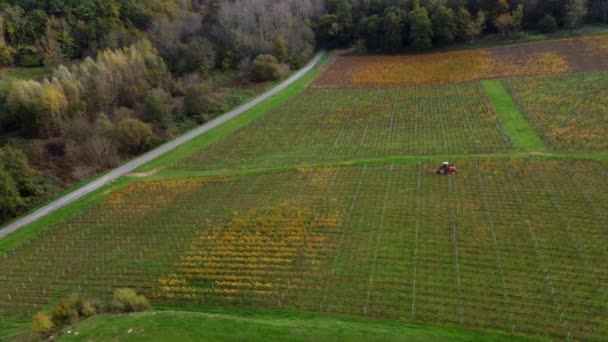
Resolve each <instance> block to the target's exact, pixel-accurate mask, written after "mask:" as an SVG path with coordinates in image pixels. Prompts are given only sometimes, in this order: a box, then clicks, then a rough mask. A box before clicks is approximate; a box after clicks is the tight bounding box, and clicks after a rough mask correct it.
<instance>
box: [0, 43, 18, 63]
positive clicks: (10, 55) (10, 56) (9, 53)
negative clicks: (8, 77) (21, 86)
mask: <svg viewBox="0 0 608 342" xmlns="http://www.w3.org/2000/svg"><path fill="white" fill-rule="evenodd" d="M0 39H1V38H0ZM14 55H15V49H13V48H12V47H10V46H8V45H2V44H0V66H11V65H13V61H14V60H15V58H14Z"/></svg>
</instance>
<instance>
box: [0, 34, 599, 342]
mask: <svg viewBox="0 0 608 342" xmlns="http://www.w3.org/2000/svg"><path fill="white" fill-rule="evenodd" d="M606 42H608V38H607V37H592V38H579V39H567V40H559V41H553V42H543V43H538V44H526V45H521V46H513V47H509V48H506V47H504V48H495V49H481V50H470V51H462V52H451V53H443V54H435V55H421V56H418V57H415V56H410V57H407V56H405V57H404V56H400V57H339V56H338V57H336V58H335V59H334V60H333V62H331V63H330V64H329V65H328V66H327V68H326V69H325V70H324V71H323V72H322V74H321V75H320V76H319V77H318V78H317V81H315V82H314V83H313V84H312V85H311V86H310V87H309V88H308V89H306V90H305V91H303V92H302V93H300V94H298V95H297V96H296V97H295V98H294V99H293V100H292V101H289V102H287V103H285V104H283V105H281V106H280V107H278V108H276V109H274V110H272V111H269V112H268V113H266V114H264V115H263V116H261V117H259V118H258V119H256V120H253V121H251V122H250V123H249V124H248V125H246V126H245V127H241V128H234V130H232V131H230V130H226V131H225V132H224V133H222V134H223V135H221V134H219V133H218V136H219V137H217V138H216V139H215V140H212V141H211V142H209V143H208V142H205V143H201V142H200V140H197V141H194V142H193V143H192V145H191V146H190V147H191V150H194V151H195V152H193V153H191V154H188V155H186V156H184V157H183V158H178V157H175V158H168V159H166V160H168V162H167V163H165V164H164V165H161V166H159V167H157V168H156V166H155V168H154V169H153V170H150V169H146V171H151V172H148V173H141V174H138V175H137V177H140V178H135V176H133V177H131V178H125V179H122V180H120V181H119V182H118V183H117V184H115V185H113V186H112V187H111V190H112V191H108V193H103V194H102V193H99V194H98V197H94V199H95V200H96V201H93V200H92V202H91V203H92V204H91V206H90V207H87V209H84V210H82V211H79V212H78V213H77V214H75V215H74V216H72V217H70V218H68V219H65V220H64V221H63V222H60V223H58V224H55V225H53V226H52V227H50V228H49V229H47V230H45V231H44V232H43V233H41V234H40V235H39V236H37V237H35V238H33V239H31V240H29V241H27V242H26V243H24V244H22V245H21V246H20V247H18V248H16V249H13V250H11V251H9V252H8V253H6V254H4V255H0V332H2V329H1V327H2V325H3V324H5V325H11V324H14V323H15V324H17V323H23V322H26V323H27V322H28V321H29V319H30V318H31V315H32V314H33V313H34V312H35V311H36V310H39V309H41V308H44V307H45V305H48V304H50V303H55V302H56V301H57V300H58V298H60V297H62V296H66V295H69V294H70V293H73V292H84V293H85V294H87V295H89V296H91V297H97V298H103V297H107V296H109V295H110V294H111V293H112V291H113V290H114V289H116V288H117V287H132V288H135V289H137V290H139V291H142V292H143V293H144V294H145V295H147V296H148V297H149V298H151V300H152V302H153V303H155V304H159V305H160V304H168V305H170V306H172V307H175V306H178V307H179V306H180V305H183V306H192V305H194V306H199V307H222V308H249V309H275V310H288V311H290V312H296V313H297V312H316V313H321V314H335V315H347V316H357V317H363V318H376V319H384V320H392V321H398V322H416V323H429V324H434V325H445V326H448V327H467V328H479V329H489V330H497V331H502V332H506V333H515V334H525V335H531V336H535V337H548V338H551V339H562V340H563V339H570V340H598V341H599V340H602V339H605V336H607V335H608V319H607V317H608V315H606V306H607V303H608V247H607V246H608V236H607V235H606V224H605V222H606V220H607V219H608V193H607V192H606V191H605V190H606V189H605V188H606V184H608V162H607V160H608V155H607V154H606V148H607V147H608V146H607V141H606V136H607V135H606V133H607V130H606V129H607V127H608V122H607V121H606V117H607V116H606V113H607V112H608V101H607V98H606V93H607V91H608V88H607V86H606V84H608V83H607V82H605V81H606V75H607V74H606V73H605V72H599V71H593V72H590V71H589V70H596V69H597V70H608V58H607V57H608V49H607V46H608V45H607V43H606ZM575 47H576V48H579V51H575V50H574V48H575ZM488 56H489V57H488ZM471 58H473V59H474V58H482V59H481V62H483V61H486V62H487V64H485V65H489V67H488V68H485V67H483V68H482V69H478V68H479V67H480V65H481V66H483V65H484V64H483V63H482V64H479V63H477V62H475V61H474V60H473V61H472V60H471ZM509 60H510V61H511V62H508V63H507V62H505V61H509ZM473 62H475V63H477V64H475V63H473ZM381 63H384V65H386V68H385V70H384V71H383V69H382V68H379V67H378V65H380V64H381ZM410 63H414V64H412V65H410ZM416 63H418V64H416ZM484 63H485V62H484ZM497 63H498V64H500V63H506V64H505V68H504V69H500V70H499V68H498V67H496V65H497ZM509 63H510V64H509ZM524 64H526V66H525V67H524ZM420 68H421V69H420ZM419 69H420V70H423V71H425V73H418V71H416V70H419ZM585 70H586V72H584V73H579V71H585ZM566 72H567V74H563V73H566ZM536 74H541V75H542V76H529V75H536ZM556 74H560V75H556ZM353 75H355V76H356V75H358V76H356V77H355V76H353ZM525 75H528V76H525ZM506 76H509V77H508V78H505V77H506ZM515 76H525V77H519V78H518V77H515ZM357 77H361V78H357ZM494 77H499V78H502V79H501V80H498V81H486V82H483V83H482V82H480V81H479V80H480V79H485V78H494ZM360 80H364V81H360ZM364 86H367V88H364ZM256 115H257V114H256ZM528 121H529V122H528ZM244 122H249V121H244ZM212 133H213V132H212ZM538 135H540V138H539V136H538ZM541 138H542V139H541ZM199 144H200V145H199ZM545 145H547V146H545ZM190 147H189V148H190ZM186 150H188V149H186ZM539 151H540V152H541V153H539ZM176 152H177V151H176ZM444 159H449V160H451V161H453V160H454V159H455V161H457V164H458V166H459V173H458V174H457V175H456V176H453V177H440V176H437V175H435V174H434V171H435V168H436V167H437V166H438V164H439V163H441V162H442V161H443V160H444ZM162 160H163V159H161V161H162ZM158 165H159V164H157V166H158ZM178 177H184V178H178ZM0 247H1V246H0Z"/></svg>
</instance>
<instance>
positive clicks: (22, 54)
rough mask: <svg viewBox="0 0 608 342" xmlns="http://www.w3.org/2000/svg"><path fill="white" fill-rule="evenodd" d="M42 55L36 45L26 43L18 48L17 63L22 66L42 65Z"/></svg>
mask: <svg viewBox="0 0 608 342" xmlns="http://www.w3.org/2000/svg"><path fill="white" fill-rule="evenodd" d="M42 62H43V60H42V55H41V54H40V51H38V49H37V48H36V47H35V46H31V45H24V46H20V47H19V48H17V52H16V53H15V63H16V64H17V65H18V66H22V67H38V66H42Z"/></svg>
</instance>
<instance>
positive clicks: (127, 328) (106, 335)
mask: <svg viewBox="0 0 608 342" xmlns="http://www.w3.org/2000/svg"><path fill="white" fill-rule="evenodd" d="M234 311H237V314H234V313H233V312H234ZM67 331H70V333H69V334H68V333H67ZM150 340H154V341H287V340H288V341H336V340H341V341H438V340H441V341H474V340H483V341H533V339H531V338H525V337H520V336H513V335H506V334H501V333H495V332H485V331H477V330H467V329H455V328H443V327H436V326H426V325H419V324H405V323H398V322H387V321H369V320H367V321H364V320H357V319H352V318H346V319H343V318H340V317H331V316H321V315H314V314H285V313H271V312H245V313H244V314H240V315H239V314H238V310H231V314H222V313H205V312H187V311H158V312H146V313H139V314H133V315H128V316H110V315H102V316H98V317H94V318H92V319H89V320H87V321H84V322H81V323H79V324H76V325H75V326H72V327H69V328H67V329H64V331H63V335H62V336H61V337H60V338H59V339H58V341H150Z"/></svg>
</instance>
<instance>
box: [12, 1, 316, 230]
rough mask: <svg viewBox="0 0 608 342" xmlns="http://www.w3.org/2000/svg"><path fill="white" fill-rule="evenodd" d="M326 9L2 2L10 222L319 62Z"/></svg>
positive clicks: (311, 4)
mask: <svg viewBox="0 0 608 342" xmlns="http://www.w3.org/2000/svg"><path fill="white" fill-rule="evenodd" d="M323 9H324V6H323V3H322V2H320V1H316V0H308V1H299V0H297V1H296V0H288V1H283V2H281V3H280V4H279V5H277V4H275V2H274V1H271V0H228V1H219V0H200V1H199V0H152V1H149V0H104V1H101V0H46V1H41V0H9V1H2V0H0V66H21V67H30V66H42V65H44V66H45V67H46V68H47V72H46V75H45V76H44V77H42V78H39V79H35V80H23V81H14V82H13V83H12V84H11V85H10V87H9V89H8V90H6V91H3V90H0V141H2V142H8V144H6V146H5V147H3V148H2V149H0V156H1V157H2V163H0V192H1V193H2V195H1V196H0V221H2V220H5V219H8V218H10V217H12V216H15V215H17V214H19V213H22V212H24V211H26V210H27V209H28V208H30V207H31V206H32V205H35V204H36V203H39V202H40V201H41V200H43V199H44V198H45V196H48V195H51V194H53V193H56V192H58V191H60V190H61V189H63V188H65V187H67V186H69V185H71V184H73V183H74V182H75V181H80V180H84V179H86V178H88V177H91V176H93V175H95V174H97V173H99V172H102V171H104V170H107V169H108V168H111V167H114V166H116V165H117V164H118V163H120V162H121V161H122V160H125V159H128V158H130V157H131V156H134V155H137V154H139V153H141V152H143V151H146V150H148V149H150V148H151V147H153V146H155V145H156V144H158V143H160V142H162V141H165V140H167V139H168V138H170V137H171V136H174V135H177V134H180V133H181V132H184V131H185V130H187V129H190V128H192V127H194V126H196V125H198V124H201V123H204V122H206V121H208V120H210V119H212V118H213V117H214V116H216V115H218V114H220V113H222V112H225V111H227V110H228V109H230V108H232V107H234V106H236V105H238V104H239V103H240V102H241V101H242V100H243V99H245V98H248V97H250V96H252V95H253V94H254V93H253V92H252V91H251V90H248V89H247V88H246V89H242V90H239V89H238V88H239V87H241V84H244V85H247V83H248V82H252V81H255V82H258V81H259V82H265V81H272V80H276V79H278V78H280V77H282V76H283V75H285V74H286V73H287V72H288V70H289V69H290V68H298V67H300V66H301V65H303V64H304V63H305V62H306V61H307V60H308V59H309V58H310V56H312V54H313V52H314V49H315V37H314V32H313V25H312V22H313V20H314V18H315V17H318V15H320V13H322V11H323Z"/></svg>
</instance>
